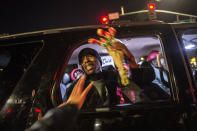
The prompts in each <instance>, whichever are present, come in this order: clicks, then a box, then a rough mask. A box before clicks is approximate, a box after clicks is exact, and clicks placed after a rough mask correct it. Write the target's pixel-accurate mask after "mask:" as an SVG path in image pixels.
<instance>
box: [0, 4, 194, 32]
mask: <svg viewBox="0 0 197 131" xmlns="http://www.w3.org/2000/svg"><path fill="white" fill-rule="evenodd" d="M147 1H148V0H56V1H49V0H48V1H44V0H43V1H41V0H6V1H3V2H2V1H1V4H0V14H1V15H0V16H1V21H0V34H2V33H9V34H14V33H23V32H31V31H37V30H45V29H54V28H61V27H70V26H80V25H90V24H91V25H94V24H98V23H99V20H100V16H103V15H107V14H108V13H111V12H116V11H119V12H120V7H121V5H122V6H124V8H125V12H130V11H138V10H143V9H146V3H147ZM157 9H164V10H169V11H177V12H182V13H189V14H193V15H197V1H196V0H161V2H160V3H159V5H158V6H157Z"/></svg>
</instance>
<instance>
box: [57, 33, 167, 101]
mask: <svg viewBox="0 0 197 131" xmlns="http://www.w3.org/2000/svg"><path fill="white" fill-rule="evenodd" d="M117 40H118V41H120V42H121V43H123V44H124V45H126V47H127V48H128V49H129V51H130V52H131V53H132V54H133V55H134V57H135V60H136V62H137V63H138V64H139V68H137V69H135V68H130V69H129V72H130V76H129V77H130V79H131V80H132V81H133V82H134V83H135V84H137V85H138V86H139V87H140V88H141V89H142V90H143V93H144V94H145V95H146V96H147V97H148V99H147V102H156V101H161V100H169V99H170V86H169V85H170V84H169V80H168V71H167V68H166V66H165V67H155V69H153V65H152V64H151V62H150V61H147V57H148V55H149V53H150V52H151V51H159V52H160V55H162V56H164V55H163V51H162V48H161V47H162V46H161V44H162V42H161V41H160V39H159V37H157V36H154V35H144V36H136V37H126V38H118V39H117ZM87 47H88V48H92V49H95V50H96V51H97V52H98V53H99V55H100V56H101V59H102V70H116V71H118V70H117V68H116V66H115V64H114V61H113V58H112V57H111V56H110V55H109V54H108V53H107V50H106V49H103V48H102V47H101V46H100V45H98V44H89V43H84V44H83V45H81V46H79V47H78V48H76V49H75V50H74V51H73V53H72V55H71V57H70V59H69V62H68V64H67V67H66V69H65V71H64V75H63V78H62V82H61V83H60V91H61V95H62V100H63V101H66V99H68V98H66V99H65V93H66V90H67V88H69V86H70V85H71V84H72V83H73V82H74V81H75V80H76V79H78V78H80V76H81V75H82V74H84V71H83V70H82V68H81V66H80V65H79V63H78V54H79V52H80V51H81V50H82V49H83V48H87ZM163 58H164V61H165V57H163ZM157 61H158V60H157ZM159 61H160V60H159ZM165 62H166V61H165ZM163 65H167V64H166V63H165V64H163ZM73 74H74V75H73ZM155 81H156V82H155ZM117 90H119V89H117ZM118 94H119V93H118V91H117V95H118ZM122 104H132V102H127V103H125V102H121V101H118V102H117V104H116V105H122Z"/></svg>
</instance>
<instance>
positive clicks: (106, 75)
mask: <svg viewBox="0 0 197 131" xmlns="http://www.w3.org/2000/svg"><path fill="white" fill-rule="evenodd" d="M118 76H119V75H118V74H117V72H115V71H111V70H110V71H103V72H101V73H100V74H99V75H98V77H99V78H100V79H102V80H103V81H104V84H105V85H106V88H107V90H108V93H109V105H114V104H117V103H118V100H119V98H118V96H117V95H116V90H117V87H120V85H119V82H118V81H119V78H118ZM77 81H78V80H76V81H75V82H73V84H72V85H71V86H70V87H69V88H68V89H67V91H66V94H67V98H68V97H69V96H70V94H71V92H72V89H73V87H74V86H75V84H76V83H77ZM90 82H91V76H87V78H86V81H85V84H84V88H86V87H87V86H88V84H89V83H90ZM103 103H104V102H103V100H102V99H101V97H100V95H99V93H98V91H97V89H96V87H94V86H93V87H92V89H91V90H90V91H89V93H88V95H87V97H86V100H85V102H84V105H83V107H82V109H87V108H88V109H91V108H95V107H101V106H103Z"/></svg>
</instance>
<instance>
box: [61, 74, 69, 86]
mask: <svg viewBox="0 0 197 131" xmlns="http://www.w3.org/2000/svg"><path fill="white" fill-rule="evenodd" d="M69 81H70V76H69V74H68V73H65V74H64V76H63V79H62V83H63V84H66V83H68V82H69Z"/></svg>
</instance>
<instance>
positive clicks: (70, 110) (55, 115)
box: [29, 75, 93, 131]
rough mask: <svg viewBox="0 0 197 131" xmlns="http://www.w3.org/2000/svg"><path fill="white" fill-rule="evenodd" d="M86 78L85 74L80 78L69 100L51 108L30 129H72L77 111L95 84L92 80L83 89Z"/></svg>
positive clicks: (39, 130)
mask: <svg viewBox="0 0 197 131" xmlns="http://www.w3.org/2000/svg"><path fill="white" fill-rule="evenodd" d="M85 79H86V76H85V75H83V76H82V77H81V78H80V80H79V81H78V82H77V84H76V85H75V87H74V88H73V90H72V93H71V95H70V97H69V99H68V101H67V102H64V103H62V104H60V105H59V106H58V107H57V108H54V109H51V110H49V111H48V112H47V113H46V114H45V116H44V117H43V118H42V119H41V120H39V121H37V122H35V123H34V124H33V126H32V127H31V128H30V129H29V131H56V130H66V131H67V130H68V131H69V130H72V129H73V127H74V124H75V121H76V118H77V111H78V110H80V109H81V107H82V105H83V103H84V101H85V98H86V96H87V94H88V92H89V91H90V89H91V88H92V86H93V82H91V83H90V84H89V85H88V87H87V88H86V89H84V90H83V88H84V83H85Z"/></svg>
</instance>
